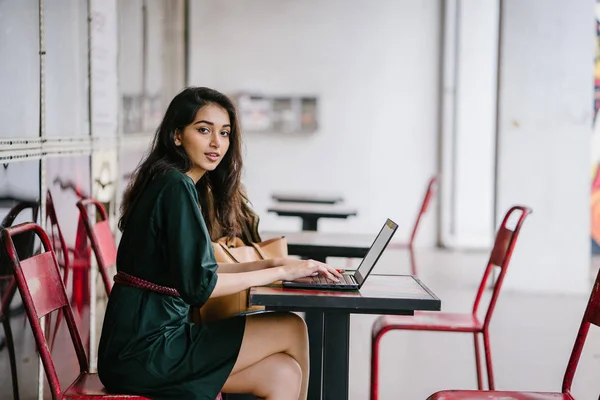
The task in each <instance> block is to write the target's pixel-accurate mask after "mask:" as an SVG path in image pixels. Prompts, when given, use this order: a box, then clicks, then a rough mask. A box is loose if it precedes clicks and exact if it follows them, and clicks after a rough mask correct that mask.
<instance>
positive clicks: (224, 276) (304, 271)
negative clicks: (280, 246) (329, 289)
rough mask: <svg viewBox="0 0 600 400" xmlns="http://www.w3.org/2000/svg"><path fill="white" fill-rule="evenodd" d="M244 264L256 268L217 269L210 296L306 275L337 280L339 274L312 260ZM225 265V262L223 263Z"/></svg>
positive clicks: (333, 269) (280, 260) (218, 295)
mask: <svg viewBox="0 0 600 400" xmlns="http://www.w3.org/2000/svg"><path fill="white" fill-rule="evenodd" d="M266 262H272V263H273V265H271V266H270V268H263V269H258V267H259V266H261V265H262V263H266ZM243 264H246V266H247V267H248V268H257V269H255V270H252V271H249V272H237V273H227V272H226V273H222V272H219V270H220V269H221V268H219V270H217V275H218V279H217V284H216V285H215V287H214V289H213V291H212V293H211V294H210V297H220V296H227V295H230V294H234V293H237V292H241V291H242V290H246V289H248V288H250V287H252V286H262V285H268V284H269V283H273V282H275V281H280V280H290V281H291V280H294V279H298V278H304V277H306V276H311V275H317V274H321V275H323V276H325V277H326V278H328V279H331V280H334V281H337V280H339V279H338V278H339V277H341V274H340V273H339V272H338V271H337V270H336V269H335V268H333V267H331V266H329V265H327V264H324V263H321V262H318V261H314V260H294V259H289V258H276V259H274V260H265V261H256V262H251V263H242V264H241V265H243ZM224 265H226V264H224Z"/></svg>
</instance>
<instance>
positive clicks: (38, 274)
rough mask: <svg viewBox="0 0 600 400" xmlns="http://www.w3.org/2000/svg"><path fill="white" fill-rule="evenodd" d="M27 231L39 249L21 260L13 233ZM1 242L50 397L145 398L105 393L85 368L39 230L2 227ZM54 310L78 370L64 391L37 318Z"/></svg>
mask: <svg viewBox="0 0 600 400" xmlns="http://www.w3.org/2000/svg"><path fill="white" fill-rule="evenodd" d="M27 232H32V233H35V234H36V235H37V236H38V237H39V238H40V240H41V241H42V247H43V252H42V253H41V254H37V255H34V256H32V257H29V258H27V259H23V260H21V259H20V258H19V256H18V255H17V251H16V249H15V242H14V240H13V236H15V235H18V234H22V233H27ZM2 241H3V245H4V249H5V250H6V252H7V254H8V257H9V259H10V265H11V267H12V269H13V272H14V276H15V280H16V286H17V287H18V289H19V293H20V294H21V297H22V298H23V303H24V304H25V311H26V313H27V316H28V318H29V323H30V325H31V329H32V330H33V335H34V337H35V341H36V344H37V347H38V351H39V354H40V357H41V359H42V363H43V365H44V370H45V372H46V377H47V378H48V383H49V386H50V391H51V393H52V398H53V399H102V398H111V399H140V400H145V399H146V398H145V397H141V396H130V395H115V394H109V393H107V392H106V391H105V389H104V387H103V385H102V383H101V382H100V379H99V378H98V376H97V375H96V374H92V373H90V372H89V371H88V362H87V357H86V355H85V351H84V349H83V344H82V342H81V337H80V336H79V332H78V330H77V326H76V324H75V319H74V318H73V312H72V310H71V307H70V305H69V301H68V299H67V293H66V291H65V286H64V285H63V282H62V280H61V274H60V271H59V267H58V263H57V261H56V257H55V255H54V252H53V250H52V246H51V245H50V240H49V239H48V236H47V235H46V233H45V232H44V231H43V229H42V228H40V227H39V226H38V225H37V224H34V223H24V224H20V225H17V226H15V227H12V228H6V229H4V230H3V231H2ZM15 289H16V288H15V285H11V292H12V293H13V294H14V291H15ZM55 310H61V311H62V313H63V314H64V317H65V321H66V323H67V326H68V328H69V333H70V335H71V339H72V341H73V346H74V348H75V353H76V355H77V360H78V362H79V369H80V373H79V376H78V377H77V379H76V380H75V381H74V382H73V383H72V384H71V385H70V386H69V387H68V388H67V389H66V390H63V388H61V385H60V382H59V380H58V376H57V374H56V369H55V367H54V362H53V361H52V355H51V354H50V349H49V347H48V342H47V341H46V338H45V336H44V331H43V329H42V326H41V324H40V318H42V317H44V316H46V315H48V314H49V313H51V312H52V311H55Z"/></svg>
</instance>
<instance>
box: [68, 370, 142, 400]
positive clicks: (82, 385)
mask: <svg viewBox="0 0 600 400" xmlns="http://www.w3.org/2000/svg"><path fill="white" fill-rule="evenodd" d="M63 398H64V399H96V398H98V399H138V400H147V399H148V398H147V397H143V396H133V395H128V394H112V393H108V392H107V391H106V389H105V388H104V385H103V384H102V382H100V378H98V374H90V373H85V372H84V373H82V374H80V375H79V376H78V377H77V379H76V380H75V382H73V384H72V385H71V386H70V387H69V388H68V389H67V390H66V391H65V393H64V397H63Z"/></svg>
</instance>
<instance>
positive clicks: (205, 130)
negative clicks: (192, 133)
mask: <svg viewBox="0 0 600 400" xmlns="http://www.w3.org/2000/svg"><path fill="white" fill-rule="evenodd" d="M198 132H200V133H209V132H210V131H209V129H208V128H198Z"/></svg>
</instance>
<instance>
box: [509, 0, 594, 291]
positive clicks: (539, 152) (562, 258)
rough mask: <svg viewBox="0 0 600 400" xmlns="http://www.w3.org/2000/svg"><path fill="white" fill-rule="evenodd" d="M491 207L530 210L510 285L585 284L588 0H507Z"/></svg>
mask: <svg viewBox="0 0 600 400" xmlns="http://www.w3.org/2000/svg"><path fill="white" fill-rule="evenodd" d="M503 18H504V28H503V30H504V31H503V34H502V41H503V44H502V63H501V82H502V84H501V88H500V100H499V101H500V116H499V118H500V132H499V148H498V151H499V159H498V192H497V202H498V203H497V211H498V215H499V217H501V216H502V214H503V213H504V212H505V211H506V210H507V208H508V207H509V206H510V205H512V204H514V203H524V204H526V205H529V206H531V207H532V208H533V210H534V214H533V215H532V216H531V217H530V218H529V220H528V221H527V223H526V225H525V226H524V228H523V231H522V236H521V239H520V242H519V243H518V245H517V246H518V247H517V248H516V250H515V254H514V258H513V263H512V265H511V267H510V271H509V272H508V274H507V277H506V279H507V282H506V285H507V287H509V288H515V289H527V290H538V291H557V292H587V291H589V288H588V287H587V286H588V282H589V280H588V276H589V268H590V218H589V214H590V211H589V210H590V209H589V201H590V200H589V199H590V197H589V190H590V188H589V186H590V175H589V174H590V169H589V154H590V150H589V146H590V137H591V133H592V111H593V108H592V107H593V104H592V99H593V74H592V72H593V59H594V0H571V1H569V3H568V5H566V3H565V2H563V1H561V0H550V1H545V2H540V1H537V0H526V1H525V0H505V1H504V11H503Z"/></svg>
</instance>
